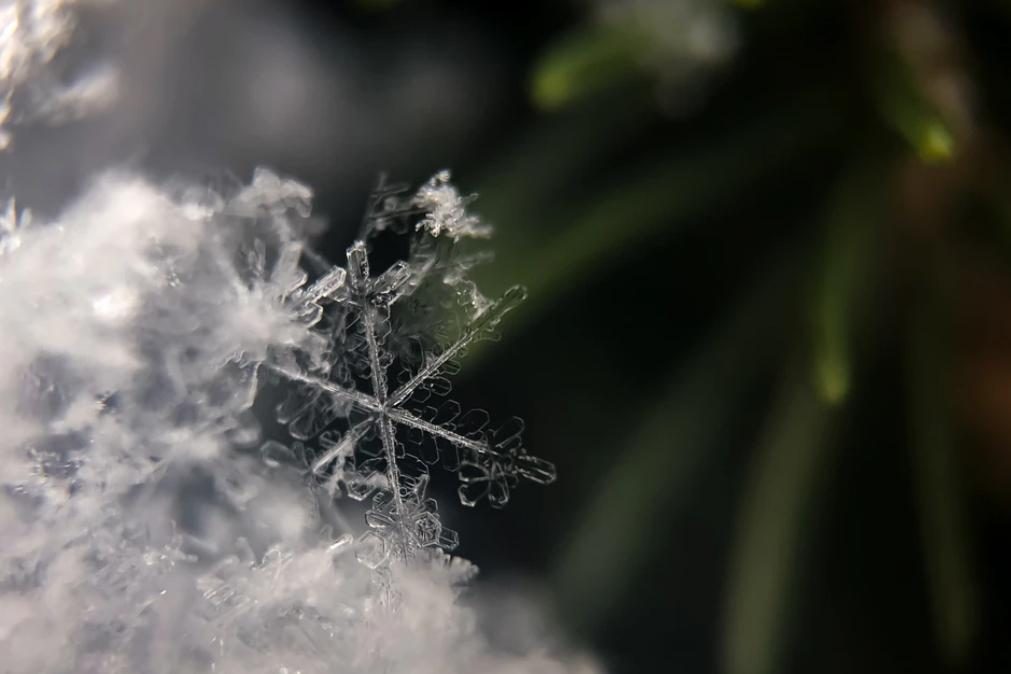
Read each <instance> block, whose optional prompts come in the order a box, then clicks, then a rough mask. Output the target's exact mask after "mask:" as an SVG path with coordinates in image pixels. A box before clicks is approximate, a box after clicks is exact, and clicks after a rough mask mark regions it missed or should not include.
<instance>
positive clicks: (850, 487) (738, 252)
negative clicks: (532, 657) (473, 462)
mask: <svg viewBox="0 0 1011 674" xmlns="http://www.w3.org/2000/svg"><path fill="white" fill-rule="evenodd" d="M305 17H306V19H305V20H306V21H307V22H309V25H311V26H312V35H313V39H314V40H319V41H320V43H321V44H327V43H328V42H329V41H331V40H333V41H338V42H339V41H340V40H341V39H342V38H341V37H339V36H353V37H352V38H350V39H351V41H352V42H354V43H355V44H359V45H364V46H363V47H361V48H362V49H365V50H368V51H367V52H365V53H367V54H369V56H368V58H370V59H378V61H377V62H378V63H380V64H381V62H382V60H383V59H384V58H387V59H389V58H392V57H391V56H389V55H387V56H382V55H380V56H376V55H375V54H376V53H377V51H378V53H379V54H382V53H383V49H384V47H383V45H391V44H397V43H405V42H406V43H410V44H413V45H415V46H416V49H417V50H418V53H426V52H427V53H429V54H430V55H431V54H437V55H439V57H438V58H445V59H447V60H448V61H449V62H456V61H467V60H468V59H473V62H472V65H473V64H477V65H476V66H474V67H473V69H472V70H471V72H474V73H476V75H475V76H473V77H471V78H470V79H467V80H466V81H465V83H464V84H463V88H462V89H460V90H457V91H456V93H455V94H454V95H455V96H457V98H456V99H455V101H456V102H455V104H456V105H462V106H464V107H465V108H466V109H468V111H469V113H468V114H467V115H466V118H467V121H466V122H463V121H461V122H460V126H459V127H458V128H457V129H454V128H452V125H450V128H449V129H448V130H447V129H435V130H434V132H433V133H432V134H431V135H428V134H424V133H422V134H420V136H419V139H418V140H417V142H414V144H410V143H409V144H406V145H401V146H397V147H393V148H392V149H389V150H387V151H385V152H384V153H378V154H377V153H372V152H369V151H368V150H369V148H368V145H367V144H363V146H362V152H363V154H362V155H360V156H354V157H353V160H354V161H351V162H350V166H351V167H353V170H354V171H355V175H354V178H353V180H351V181H350V182H349V181H347V180H345V181H344V182H343V184H342V185H341V186H340V190H339V191H335V192H333V193H331V192H329V191H328V190H327V188H326V187H325V185H326V183H325V182H322V183H321V182H319V181H315V182H316V184H317V185H323V188H322V189H321V194H320V196H321V200H322V203H323V208H324V210H327V211H328V212H329V213H330V214H331V215H333V216H334V217H335V218H336V219H337V220H340V219H341V218H347V219H348V223H349V224H348V228H347V229H345V230H344V231H350V228H351V227H352V226H353V225H352V224H350V223H351V218H352V217H353V215H352V214H353V213H354V211H355V205H356V204H355V202H354V201H353V200H352V201H348V196H349V195H354V194H360V195H363V194H364V193H365V190H366V189H367V181H368V180H370V179H371V170H373V169H374V170H379V169H386V170H390V171H393V172H394V173H395V174H396V175H397V176H398V177H401V178H402V177H405V176H406V177H409V178H412V179H416V178H421V177H423V176H424V175H425V174H426V173H428V172H430V171H432V170H435V169H437V168H440V167H443V166H449V167H451V168H452V169H453V170H454V174H455V176H456V179H457V181H458V182H459V184H460V185H461V186H462V187H463V188H464V189H466V190H473V191H476V192H478V193H479V194H480V199H479V201H478V202H477V204H476V210H477V211H478V212H479V213H481V214H482V215H483V216H485V217H486V218H487V219H488V220H489V221H490V222H492V223H494V224H495V225H496V227H497V239H496V243H495V249H496V254H497V260H496V262H495V263H494V264H492V265H490V266H488V267H487V268H486V269H485V270H483V274H484V279H483V280H484V282H485V285H486V286H487V287H488V288H489V289H490V290H492V291H496V290H501V289H502V288H503V287H505V285H506V284H508V283H513V282H522V283H524V284H526V285H527V286H528V287H529V289H530V291H531V297H530V300H529V302H528V303H527V305H526V306H525V307H524V308H523V309H521V310H520V311H519V312H517V314H516V315H515V316H510V318H511V319H512V320H511V321H510V322H508V325H507V326H506V328H505V336H504V339H503V341H502V342H501V343H499V344H498V345H495V346H494V347H493V348H488V349H485V350H483V351H482V352H480V353H478V354H476V358H475V359H474V360H475V361H476V362H472V363H471V365H470V366H469V368H468V369H467V370H465V373H464V375H465V376H464V378H463V381H462V382H461V383H460V386H459V389H460V391H459V394H460V396H461V397H462V398H465V399H467V400H468V401H471V402H477V403H483V404H486V405H487V406H488V407H489V408H490V409H496V410H509V411H513V412H516V413H518V414H520V415H522V416H524V417H525V418H526V419H527V422H528V440H529V443H530V444H531V446H532V447H536V448H537V451H538V452H539V453H541V455H544V456H548V457H550V458H551V459H552V460H554V461H556V462H557V463H558V467H559V473H560V475H561V479H560V480H559V483H558V484H557V485H556V486H554V487H553V488H551V489H547V490H540V491H535V490H525V491H523V492H522V493H521V494H518V495H517V498H516V499H515V501H514V503H513V504H511V507H510V509H508V510H506V511H504V512H501V513H498V512H496V513H471V512H456V511H454V512H453V513H452V515H451V518H452V520H453V524H454V526H456V527H457V528H459V529H460V531H461V538H462V540H463V546H462V550H461V552H462V554H463V555H464V556H467V557H469V558H472V559H474V560H475V561H476V562H477V563H478V564H479V565H480V566H481V567H482V568H483V569H484V572H485V576H484V577H485V579H486V580H487V581H488V582H495V581H496V580H505V579H508V578H511V577H512V576H513V575H515V574H518V573H522V574H526V575H527V576H529V577H533V578H535V579H539V582H540V584H541V586H542V589H544V590H545V591H546V592H547V593H548V595H549V596H550V597H552V600H553V606H554V608H555V610H556V612H557V614H558V616H559V619H560V620H561V621H562V623H563V624H564V625H565V626H566V627H567V628H568V629H569V630H570V631H571V633H572V634H574V635H575V637H576V638H577V639H582V640H583V641H584V642H585V643H587V644H588V645H590V646H591V647H593V648H594V649H596V650H597V651H598V652H599V653H600V654H601V657H602V658H603V659H604V661H605V662H606V663H607V664H608V665H609V666H610V667H612V668H613V670H614V671H618V672H643V671H674V672H710V671H725V672H730V673H732V674H748V673H756V674H757V673H766V672H793V671H796V672H809V671H819V672H853V671H861V672H879V671H880V672H886V671H887V672H894V671H921V672H930V671H1005V670H1006V669H1007V667H1009V666H1011V646H1009V644H1011V639H1009V638H1008V635H1009V634H1011V613H1009V610H1008V608H1007V606H1008V605H1009V602H1008V599H1009V598H1011V586H1009V578H1011V576H1009V575H1008V573H1007V571H1006V569H1007V568H1009V562H1011V547H1009V545H1008V543H1007V538H1008V534H1009V532H1011V528H1009V526H1008V525H1009V524H1011V521H1009V506H1011V449H1009V448H1011V421H1009V420H1011V318H1008V316H1011V312H1009V311H1008V310H1009V309H1011V266H1009V263H1011V247H1009V246H1011V201H1009V197H1008V194H1009V192H1008V187H1011V182H1009V181H1011V164H1009V162H1011V155H1009V152H1008V135H1007V134H1008V123H1009V120H1011V94H1009V93H1008V91H1007V90H1006V83H1005V73H1007V72H1009V68H1011V46H1009V45H1011V41H1009V39H1008V38H1009V37H1011V3H1007V2H1003V1H1000V0H979V1H974V2H968V1H966V2H954V1H952V2H943V1H941V0H937V1H932V0H894V1H885V0H876V1H871V0H868V1H866V2H843V1H841V0H838V1H825V2H803V1H801V0H767V1H766V2H740V3H733V2H729V1H727V2H721V1H719V0H712V1H706V0H656V1H653V2H639V3H635V2H624V3H622V2H614V3H605V2H601V3H598V4H596V5H592V4H582V3H525V4H524V3H508V4H506V3H446V2H410V1H407V0H405V1H402V2H387V3H360V4H351V5H345V6H340V7H337V6H335V5H333V4H327V5H325V6H324V5H321V4H306V5H305ZM693 22H694V23H693ZM372 50H377V51H372ZM371 77H372V78H373V79H371V80H370V81H371V85H370V86H374V87H376V88H378V89H382V88H383V87H384V86H386V84H385V80H384V71H383V68H382V66H381V65H380V66H379V67H378V68H377V69H375V70H374V71H373V73H372V75H371ZM393 116H394V117H395V116H396V114H395V112H394V113H393ZM457 131H459V133H457ZM349 159H350V158H349V157H347V156H344V157H340V156H335V157H334V160H333V161H334V162H338V163H340V164H341V165H342V166H344V167H345V168H344V170H345V171H347V170H349V169H348V168H347V167H348V160H349ZM349 185H350V187H349ZM339 238H340V237H335V239H334V244H333V249H332V252H334V253H335V254H336V253H337V252H338V251H339V250H340V247H341V246H342V245H343V244H344V242H345V240H339V241H338V240H337V239H339Z"/></svg>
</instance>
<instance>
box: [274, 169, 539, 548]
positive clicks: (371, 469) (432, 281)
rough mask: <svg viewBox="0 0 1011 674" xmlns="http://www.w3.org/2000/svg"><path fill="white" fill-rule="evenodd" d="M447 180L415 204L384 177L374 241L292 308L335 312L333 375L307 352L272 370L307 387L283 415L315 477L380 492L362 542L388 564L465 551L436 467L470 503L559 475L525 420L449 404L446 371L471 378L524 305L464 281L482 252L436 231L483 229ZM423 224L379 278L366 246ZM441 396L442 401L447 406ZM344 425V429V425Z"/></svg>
mask: <svg viewBox="0 0 1011 674" xmlns="http://www.w3.org/2000/svg"><path fill="white" fill-rule="evenodd" d="M447 178H448V176H446V175H445V174H439V175H438V176H437V177H436V178H434V179H433V181H430V182H429V183H428V184H426V185H425V186H423V187H422V188H421V190H419V193H418V194H419V195H422V196H420V197H419V196H418V195H415V196H414V197H412V198H403V197H402V196H401V193H402V188H400V187H398V186H392V187H391V186H389V185H387V184H386V183H385V182H381V183H380V186H379V188H378V189H377V190H376V192H375V193H374V195H373V198H372V199H371V200H370V206H369V209H368V212H367V215H366V220H365V225H364V227H363V234H362V238H360V239H359V240H357V241H355V242H354V243H353V244H352V245H351V247H350V248H348V250H347V266H346V269H344V268H341V267H333V268H332V269H330V270H329V271H327V272H326V273H324V274H323V275H322V277H321V278H320V279H319V280H318V281H316V282H315V283H314V284H312V285H311V286H309V287H307V288H305V289H303V290H301V291H299V292H298V293H296V294H295V295H294V297H293V300H292V301H294V302H295V303H296V304H299V303H301V306H302V307H305V306H312V307H314V308H316V309H319V308H320V307H321V306H322V305H323V304H327V305H328V309H327V312H326V314H322V315H321V318H320V324H319V329H320V331H321V332H326V333H327V334H328V335H329V338H330V340H331V347H330V350H329V358H328V359H327V369H325V371H322V372H313V371H311V370H310V369H309V368H306V367H302V366H300V365H299V362H298V357H297V354H296V353H288V354H282V355H280V356H279V357H278V358H276V359H275V360H274V362H272V363H271V365H270V366H271V367H272V369H274V370H275V371H278V372H280V373H281V374H283V375H285V376H286V377H287V378H289V379H291V380H293V381H295V382H296V384H297V386H296V388H295V390H294V391H293V392H292V395H291V396H290V397H289V398H288V400H286V401H285V402H284V403H282V404H281V405H280V406H279V407H278V418H279V420H280V421H281V422H282V423H285V424H287V425H288V429H289V432H290V433H291V435H292V436H293V437H295V438H297V439H299V440H306V441H310V442H314V443H315V444H316V445H318V447H317V448H314V449H313V450H312V451H311V452H309V453H310V455H312V456H314V457H315V458H313V459H312V460H311V461H310V465H309V470H310V473H311V474H312V475H313V476H314V477H316V478H318V479H320V480H321V481H322V483H323V484H324V485H325V487H326V489H328V490H329V492H330V493H331V494H333V495H336V494H337V493H338V492H339V491H340V490H342V489H343V492H344V493H346V494H347V495H348V496H350V497H351V498H353V499H356V500H365V499H368V498H370V497H371V507H370V508H369V510H368V511H367V512H366V522H367V524H368V525H369V527H370V531H369V533H367V534H366V535H365V536H363V537H362V538H361V540H360V543H362V546H361V549H362V550H364V551H365V552H364V553H363V554H362V560H363V561H364V562H366V563H367V564H368V565H369V566H373V567H376V568H378V567H379V566H381V565H384V564H385V563H386V562H387V561H389V560H390V559H393V558H397V559H410V558H412V557H414V556H415V555H416V554H417V553H418V552H419V551H421V550H423V549H425V548H433V547H439V548H442V549H445V550H452V549H453V548H455V547H456V545H457V543H458V538H457V535H456V533H455V532H453V531H451V530H449V529H447V528H446V527H444V526H443V525H442V522H441V520H440V518H439V515H438V511H437V507H436V502H435V500H434V499H432V498H430V497H428V496H427V487H428V483H429V472H428V466H429V465H432V464H435V463H442V464H443V465H444V466H445V467H446V468H448V469H450V470H453V471H455V472H456V473H457V474H458V476H459V479H460V483H461V484H460V487H459V489H458V495H459V499H460V502H461V503H463V504H464V505H466V506H474V505H476V504H477V503H478V502H480V501H481V500H484V499H487V500H488V502H489V503H490V504H491V505H492V506H493V507H497V508H498V507H502V506H504V505H505V504H506V503H507V502H508V501H509V497H510V493H511V491H512V489H513V488H514V487H515V486H516V485H517V484H518V483H519V481H520V480H528V481H531V482H534V483H538V484H548V483H551V482H552V481H553V480H554V479H555V469H554V466H553V465H552V464H551V463H549V462H547V461H545V460H543V459H539V458H536V457H534V456H531V455H529V454H528V453H527V452H526V449H525V448H524V445H523V442H522V430H523V424H522V421H520V420H519V419H517V418H513V419H510V420H508V421H507V422H505V423H504V424H501V425H499V426H495V427H493V426H490V425H489V418H488V415H487V414H486V413H485V412H484V411H482V410H472V411H470V412H467V413H466V414H464V413H462V410H461V408H460V406H459V405H458V404H457V403H456V402H454V401H451V400H445V397H446V395H447V394H448V393H449V391H450V389H451V385H450V382H449V380H448V379H447V376H448V375H452V374H454V373H456V372H457V371H458V370H459V359H460V357H461V356H463V355H464V353H465V352H466V351H467V349H468V348H470V347H471V346H472V345H473V344H475V343H476V342H478V341H480V340H486V339H494V338H495V336H496V332H495V330H496V327H497V326H498V324H499V322H500V321H501V319H502V317H503V316H504V315H505V314H506V313H507V312H508V311H510V310H511V309H513V308H514V307H515V306H516V305H517V304H518V303H519V302H521V301H522V300H523V299H524V297H525V291H524V290H523V289H522V288H520V287H513V288H510V289H509V290H508V291H506V292H505V293H504V294H503V295H502V296H501V297H500V298H498V299H494V300H488V299H487V298H485V297H484V296H483V295H481V294H480V293H479V292H478V291H477V289H476V286H475V285H474V284H473V283H472V282H470V281H468V280H466V278H465V275H464V272H465V271H466V270H467V269H469V268H470V266H472V264H473V263H474V261H475V259H476V258H475V257H473V256H467V255H464V254H463V253H461V252H459V251H458V250H457V246H456V244H457V243H458V240H459V237H460V235H461V231H462V230H460V229H459V228H453V227H451V226H444V227H442V228H437V227H432V226H429V225H428V224H423V223H427V222H431V221H433V218H438V219H439V221H440V222H450V223H471V224H469V225H468V227H475V228H476V227H477V224H476V223H477V220H476V218H474V217H473V216H470V215H468V214H466V213H465V212H464V210H463V209H464V203H463V201H462V200H460V199H456V200H455V201H454V200H452V199H450V200H449V201H446V200H435V201H433V200H432V199H431V198H429V197H430V192H431V190H432V189H433V185H437V186H438V189H440V190H452V192H453V194H456V191H455V189H454V188H451V187H449V186H448V184H447V183H446V180H447ZM426 195H427V196H426ZM449 202H452V203H449ZM419 216H420V217H421V220H420V222H418V223H416V224H415V227H414V229H415V230H416V231H417V232H420V233H419V234H418V235H417V237H418V238H416V239H415V240H414V242H413V243H412V246H411V251H410V255H409V256H408V257H407V259H406V260H402V261H398V262H395V263H394V264H392V265H391V266H389V268H387V269H386V270H385V271H383V272H382V273H381V274H378V275H373V274H372V272H371V270H370V265H369V257H368V248H367V244H366V240H367V239H368V238H369V237H371V236H374V235H377V234H381V233H383V232H387V231H394V232H404V231H407V230H408V229H411V227H410V221H411V220H412V218H413V219H417V217H419ZM481 227H482V228H483V227H484V226H483V225H482V226H481ZM481 231H483V229H482V230H481ZM440 234H445V235H446V236H444V237H441V238H440V236H439V235H440ZM446 295H448V296H449V300H448V301H447V300H446V299H445V296H446ZM432 296H434V297H436V298H440V297H441V299H436V300H435V301H434V302H433V301H432V300H431V297H432ZM303 310H304V309H303ZM307 313H310V312H307ZM433 324H435V325H436V326H438V327H437V329H436V330H435V332H434V333H433V331H432V329H431V326H432V325H433ZM447 328H451V329H450V330H449V331H448V333H449V334H447ZM394 379H395V383H394ZM435 399H442V400H443V402H442V403H441V404H439V405H438V406H436V405H435V404H433V402H432V401H433V400H435ZM338 422H340V423H341V424H342V425H343V426H344V427H345V428H344V430H343V432H340V431H338V430H335V429H333V428H331V426H333V425H334V424H336V423H338Z"/></svg>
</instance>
